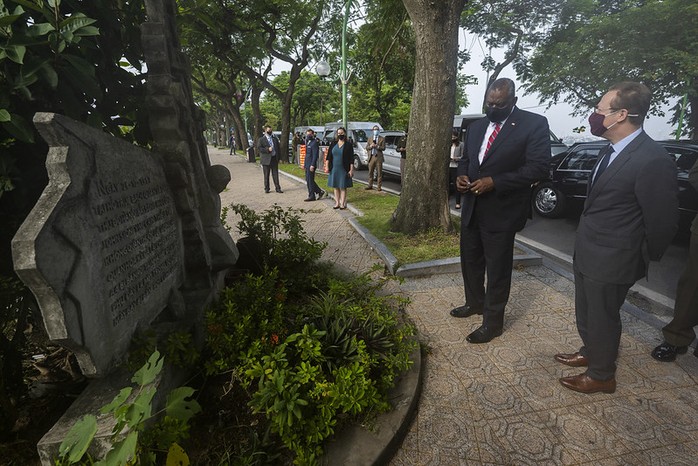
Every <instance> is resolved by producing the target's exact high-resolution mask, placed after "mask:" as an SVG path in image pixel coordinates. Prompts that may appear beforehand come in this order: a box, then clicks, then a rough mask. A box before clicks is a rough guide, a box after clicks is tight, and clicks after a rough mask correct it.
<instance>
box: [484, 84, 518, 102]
mask: <svg viewBox="0 0 698 466" xmlns="http://www.w3.org/2000/svg"><path fill="white" fill-rule="evenodd" d="M495 89H496V90H503V91H505V92H506V93H507V100H508V101H509V102H511V101H512V100H514V99H515V98H516V84H514V81H512V80H511V79H509V78H499V79H495V80H494V82H492V84H490V87H489V88H487V92H488V93H489V92H490V91H494V90H495Z"/></svg>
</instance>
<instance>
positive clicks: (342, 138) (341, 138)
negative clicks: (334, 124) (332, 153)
mask: <svg viewBox="0 0 698 466" xmlns="http://www.w3.org/2000/svg"><path fill="white" fill-rule="evenodd" d="M346 137H347V136H346V135H344V134H338V135H337V139H339V140H340V141H344V138H346Z"/></svg>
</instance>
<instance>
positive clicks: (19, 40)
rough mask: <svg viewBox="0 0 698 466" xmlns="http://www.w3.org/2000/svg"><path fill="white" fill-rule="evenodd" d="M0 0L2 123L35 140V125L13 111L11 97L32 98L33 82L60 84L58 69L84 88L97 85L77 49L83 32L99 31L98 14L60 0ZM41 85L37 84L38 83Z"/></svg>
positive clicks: (90, 67) (50, 85) (19, 136)
mask: <svg viewBox="0 0 698 466" xmlns="http://www.w3.org/2000/svg"><path fill="white" fill-rule="evenodd" d="M5 3H6V2H5V1H3V0H0V39H1V40H0V75H2V76H3V77H4V78H5V79H4V80H2V82H3V84H2V85H1V86H0V90H2V91H3V92H2V93H1V94H3V95H4V96H5V97H3V98H2V99H0V124H2V127H3V128H4V129H5V130H6V131H7V132H8V133H9V134H10V135H11V136H12V137H14V138H17V139H18V140H20V141H25V142H33V140H34V130H33V128H32V127H31V126H30V125H29V122H28V121H26V120H25V119H24V118H23V117H22V116H21V115H19V114H16V113H13V109H12V108H11V107H10V102H9V100H8V99H7V96H9V95H12V94H19V95H21V96H23V97H24V98H25V99H26V100H31V99H32V98H33V92H32V88H33V87H41V86H46V87H48V88H50V89H54V90H55V89H57V87H58V82H59V73H60V75H62V76H63V77H64V78H66V79H72V80H74V81H75V83H76V84H77V83H78V82H80V83H81V85H82V88H83V89H85V90H90V89H98V85H97V81H96V80H95V72H94V66H93V65H92V64H90V63H89V62H87V61H86V60H85V59H84V58H83V57H81V56H80V55H79V53H74V50H73V49H74V48H75V47H76V46H77V44H79V43H80V41H81V40H82V38H83V37H89V36H97V35H99V29H98V28H96V27H95V26H93V24H94V23H95V21H96V20H95V19H92V18H88V17H87V16H85V14H83V13H81V12H79V11H78V12H70V14H67V15H66V14H64V13H63V12H61V10H60V6H61V2H60V0H48V1H46V2H43V1H42V2H38V1H32V0H8V2H7V3H8V4H14V8H13V9H12V11H9V10H8V9H7V8H6V5H5ZM37 84H38V86H35V85H37Z"/></svg>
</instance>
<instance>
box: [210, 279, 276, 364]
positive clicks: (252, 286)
mask: <svg viewBox="0 0 698 466" xmlns="http://www.w3.org/2000/svg"><path fill="white" fill-rule="evenodd" d="M286 295H287V290H286V288H285V287H284V285H283V283H282V282H280V281H279V279H278V272H277V271H276V270H272V271H270V272H269V273H267V274H265V275H262V276H258V277H255V276H252V275H247V276H245V278H244V279H243V280H242V281H240V282H237V283H235V284H233V286H231V287H229V288H226V289H224V290H223V292H222V294H221V297H220V299H219V301H218V302H217V303H216V305H215V306H214V307H212V308H211V309H210V310H209V311H208V312H207V313H206V327H207V330H208V334H207V346H206V347H207V353H208V354H207V358H206V363H205V367H206V371H207V372H208V373H209V374H214V373H218V372H225V371H228V370H231V369H233V368H235V367H236V366H237V363H238V360H239V357H240V356H241V354H243V353H244V351H246V350H247V348H249V346H250V345H251V344H252V342H254V341H265V342H268V343H269V344H272V345H273V344H275V343H278V340H279V335H280V334H283V332H284V321H283V314H284V309H285V308H284V303H285V302H286Z"/></svg>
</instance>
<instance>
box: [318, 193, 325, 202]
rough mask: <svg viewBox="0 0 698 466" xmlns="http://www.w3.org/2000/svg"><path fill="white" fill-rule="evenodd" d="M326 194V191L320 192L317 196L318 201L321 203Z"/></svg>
mask: <svg viewBox="0 0 698 466" xmlns="http://www.w3.org/2000/svg"><path fill="white" fill-rule="evenodd" d="M325 194H327V193H326V192H325V191H320V192H319V193H318V195H317V200H318V201H319V200H320V199H322V197H323V196H324V195H325Z"/></svg>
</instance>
